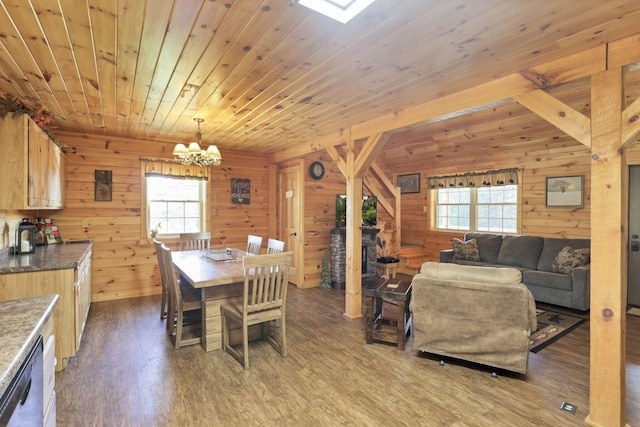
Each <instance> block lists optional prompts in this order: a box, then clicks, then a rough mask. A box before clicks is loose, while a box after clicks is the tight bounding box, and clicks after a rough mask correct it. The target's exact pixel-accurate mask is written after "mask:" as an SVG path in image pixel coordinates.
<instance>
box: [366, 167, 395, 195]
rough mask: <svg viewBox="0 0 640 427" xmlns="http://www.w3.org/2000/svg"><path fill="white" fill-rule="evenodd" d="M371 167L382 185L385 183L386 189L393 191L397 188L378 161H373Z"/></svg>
mask: <svg viewBox="0 0 640 427" xmlns="http://www.w3.org/2000/svg"><path fill="white" fill-rule="evenodd" d="M370 169H371V171H372V172H373V174H374V175H375V176H376V177H377V178H378V181H380V182H381V183H382V185H384V187H385V189H386V190H387V191H389V192H391V193H393V192H394V190H395V189H396V186H395V185H394V184H393V182H391V180H390V179H389V178H387V175H385V173H384V171H383V170H382V168H381V167H380V165H379V164H378V162H372V163H371V167H370Z"/></svg>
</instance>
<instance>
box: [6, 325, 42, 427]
mask: <svg viewBox="0 0 640 427" xmlns="http://www.w3.org/2000/svg"><path fill="white" fill-rule="evenodd" d="M42 393H43V380H42V337H41V336H40V337H38V340H37V341H36V343H35V344H34V345H33V347H31V351H29V355H28V356H27V358H26V359H25V361H24V362H23V363H22V365H21V366H20V369H19V370H18V372H17V373H16V376H15V377H14V378H13V380H11V382H10V383H9V387H7V390H6V391H5V392H4V394H3V395H2V398H0V426H7V427H14V426H40V425H42V419H43V396H42Z"/></svg>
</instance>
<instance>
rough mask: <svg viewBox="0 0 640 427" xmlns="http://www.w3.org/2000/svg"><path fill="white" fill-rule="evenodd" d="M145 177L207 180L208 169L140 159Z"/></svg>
mask: <svg viewBox="0 0 640 427" xmlns="http://www.w3.org/2000/svg"><path fill="white" fill-rule="evenodd" d="M140 161H141V162H142V170H143V172H144V175H145V176H150V175H163V176H172V177H176V178H179V177H182V178H197V179H201V180H204V181H208V180H209V169H210V168H206V167H204V168H203V167H200V166H193V165H188V166H185V165H181V164H180V163H176V162H170V161H165V160H157V159H140Z"/></svg>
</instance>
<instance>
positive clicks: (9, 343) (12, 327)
mask: <svg viewBox="0 0 640 427" xmlns="http://www.w3.org/2000/svg"><path fill="white" fill-rule="evenodd" d="M57 302H58V295H43V296H39V297H33V298H24V299H16V300H10V301H0V325H2V328H1V329H0V342H2V345H1V346H0V396H1V395H2V394H3V393H4V392H5V390H6V389H7V387H8V386H9V383H10V382H11V380H12V379H13V377H14V376H15V374H16V372H17V371H18V369H19V368H20V366H21V365H22V362H24V360H25V358H26V357H27V355H28V354H29V350H31V347H32V346H33V344H35V342H36V340H37V339H38V336H39V335H40V334H41V332H42V328H43V327H44V325H45V323H46V322H47V320H48V319H49V317H51V315H52V314H53V308H54V307H55V305H56V304H57Z"/></svg>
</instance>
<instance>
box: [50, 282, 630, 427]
mask: <svg viewBox="0 0 640 427" xmlns="http://www.w3.org/2000/svg"><path fill="white" fill-rule="evenodd" d="M287 307H288V320H287V325H288V331H289V333H288V334H287V337H288V344H289V355H288V357H287V358H282V357H280V355H279V354H278V353H277V352H276V351H275V350H274V349H273V348H272V347H270V346H269V345H268V344H266V343H264V342H256V343H252V344H251V347H250V352H249V354H250V360H251V370H249V371H245V370H244V369H243V368H242V366H240V364H239V363H238V362H236V361H235V360H234V359H233V358H232V357H231V356H230V355H228V354H226V353H223V352H222V351H214V352H210V353H206V352H205V351H204V350H203V349H202V348H201V347H200V346H190V347H186V348H182V349H180V350H174V349H173V348H172V347H171V345H170V342H169V339H168V338H167V336H166V335H165V327H164V323H163V322H162V321H160V318H159V297H143V298H135V299H128V300H121V301H112V302H101V303H95V304H93V305H92V306H91V311H90V314H89V320H88V323H87V327H86V329H85V335H84V338H83V341H82V347H81V349H80V352H79V353H78V354H77V356H76V357H75V358H74V359H72V360H71V362H70V363H69V365H68V368H67V370H66V371H63V372H59V373H57V374H56V393H57V421H58V425H59V426H178V425H180V426H191V425H200V426H223V425H224V426H236V425H237V426H254V425H260V426H271V425H274V426H338V425H339V426H343V425H350V426H405V425H411V426H520V427H523V426H581V425H586V424H585V423H584V419H585V417H586V416H587V414H588V412H589V408H588V388H589V382H588V370H589V368H588V366H589V323H588V322H586V323H585V324H583V325H582V326H580V327H579V328H578V329H576V330H574V331H573V332H571V333H570V334H569V335H567V336H565V337H563V338H561V339H560V340H559V341H557V342H556V343H554V344H551V345H550V346H549V347H547V348H545V349H543V350H541V351H540V352H539V353H537V354H533V353H531V357H530V368H529V372H528V373H527V375H526V376H522V375H518V374H509V373H504V372H498V374H499V376H498V378H492V377H491V375H490V373H491V369H488V368H483V367H479V366H468V365H467V366H465V365H463V364H459V363H455V362H453V361H447V363H446V364H445V366H440V364H439V362H440V358H437V357H431V356H427V355H424V354H420V353H418V352H415V351H413V350H412V340H411V338H410V339H409V341H408V342H407V349H406V350H405V351H404V352H400V351H398V350H397V349H396V347H394V346H391V345H385V344H372V345H367V344H365V336H364V335H365V333H364V330H365V328H364V323H363V320H362V319H356V320H352V319H348V318H347V317H345V316H343V314H342V313H343V311H344V292H343V291H339V290H334V289H319V288H312V289H305V290H300V289H297V288H296V287H295V286H290V289H289V300H288V305H287ZM627 329H628V338H629V342H630V343H631V342H633V343H638V342H640V317H637V316H628V324H627ZM639 347H640V346H638V345H637V344H636V345H631V344H628V345H627V350H628V364H627V375H628V381H627V401H628V403H627V419H628V423H629V425H631V426H640V366H639V365H640V348H639ZM563 401H567V402H569V403H571V404H573V405H576V406H577V413H576V414H575V415H572V414H569V413H565V412H563V411H561V410H560V409H559V408H560V405H561V403H562V402H563Z"/></svg>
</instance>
